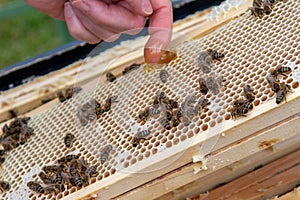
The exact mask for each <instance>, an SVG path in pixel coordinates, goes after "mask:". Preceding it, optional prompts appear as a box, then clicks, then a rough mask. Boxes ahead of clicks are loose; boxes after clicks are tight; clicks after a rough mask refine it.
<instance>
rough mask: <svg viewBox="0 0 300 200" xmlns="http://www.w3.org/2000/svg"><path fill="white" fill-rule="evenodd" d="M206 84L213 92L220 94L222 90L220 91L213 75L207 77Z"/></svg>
mask: <svg viewBox="0 0 300 200" xmlns="http://www.w3.org/2000/svg"><path fill="white" fill-rule="evenodd" d="M206 85H207V87H208V89H209V90H211V91H212V93H213V94H214V95H216V94H218V93H219V92H220V91H219V86H218V84H217V82H216V80H215V78H214V77H213V76H209V77H208V78H207V79H206Z"/></svg>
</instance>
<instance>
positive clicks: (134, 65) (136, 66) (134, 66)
mask: <svg viewBox="0 0 300 200" xmlns="http://www.w3.org/2000/svg"><path fill="white" fill-rule="evenodd" d="M140 66H141V65H140V64H135V63H134V64H132V65H130V66H129V67H126V68H125V69H124V70H123V72H122V74H123V75H125V74H127V73H128V72H130V71H132V70H135V69H138V68H139V67H140Z"/></svg>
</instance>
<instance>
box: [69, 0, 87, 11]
mask: <svg viewBox="0 0 300 200" xmlns="http://www.w3.org/2000/svg"><path fill="white" fill-rule="evenodd" d="M71 3H72V6H74V7H75V8H78V9H79V10H82V11H84V12H88V11H89V9H90V8H89V6H88V5H87V4H86V2H85V1H83V0H75V1H71Z"/></svg>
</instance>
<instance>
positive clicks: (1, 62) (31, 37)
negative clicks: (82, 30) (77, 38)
mask: <svg viewBox="0 0 300 200" xmlns="http://www.w3.org/2000/svg"><path fill="white" fill-rule="evenodd" d="M16 5H17V6H16ZM19 5H21V6H19ZM0 23H1V26H0V48H1V53H0V69H1V68H5V67H7V66H10V65H12V64H15V63H18V62H20V61H23V60H25V59H28V58H31V57H33V56H37V55H39V54H41V53H44V52H46V51H48V50H51V49H53V48H56V47H59V46H61V45H63V44H65V43H68V42H70V41H72V40H74V39H73V38H72V37H71V36H70V35H69V34H68V33H67V29H66V27H65V25H64V22H60V21H58V20H54V19H52V18H50V17H48V16H47V15H45V14H42V13H40V12H39V11H37V10H35V9H33V8H31V7H30V6H28V5H26V4H25V3H24V2H23V1H22V0H10V1H9V2H8V1H6V0H0Z"/></svg>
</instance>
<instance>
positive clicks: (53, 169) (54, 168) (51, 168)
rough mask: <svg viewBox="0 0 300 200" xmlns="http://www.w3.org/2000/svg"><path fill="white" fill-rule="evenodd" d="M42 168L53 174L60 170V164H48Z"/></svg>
mask: <svg viewBox="0 0 300 200" xmlns="http://www.w3.org/2000/svg"><path fill="white" fill-rule="evenodd" d="M42 170H43V171H44V172H46V173H47V174H51V173H56V172H58V171H59V170H60V167H59V166H58V165H48V166H43V168H42Z"/></svg>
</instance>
